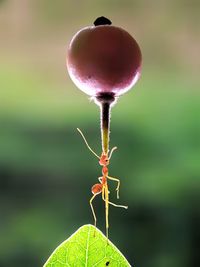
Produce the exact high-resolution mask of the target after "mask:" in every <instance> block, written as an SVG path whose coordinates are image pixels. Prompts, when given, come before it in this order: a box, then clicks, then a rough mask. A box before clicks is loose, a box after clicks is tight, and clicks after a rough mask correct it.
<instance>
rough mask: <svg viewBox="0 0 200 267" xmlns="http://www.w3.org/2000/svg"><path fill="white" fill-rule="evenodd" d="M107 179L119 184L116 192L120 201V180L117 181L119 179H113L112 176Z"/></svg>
mask: <svg viewBox="0 0 200 267" xmlns="http://www.w3.org/2000/svg"><path fill="white" fill-rule="evenodd" d="M107 178H108V179H109V180H113V181H116V182H117V188H116V191H117V198H118V199H119V187H120V180H119V179H117V178H114V177H111V176H107Z"/></svg>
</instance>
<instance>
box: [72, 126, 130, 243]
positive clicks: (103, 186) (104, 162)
mask: <svg viewBox="0 0 200 267" xmlns="http://www.w3.org/2000/svg"><path fill="white" fill-rule="evenodd" d="M77 130H78V131H79V133H80V134H81V136H82V138H83V140H84V142H85V144H86V146H87V147H88V149H89V150H90V151H91V152H92V153H93V154H94V155H95V156H96V157H97V158H98V159H99V164H100V165H101V166H102V176H101V177H99V178H98V180H99V182H100V183H98V184H95V185H93V186H92V189H91V191H92V194H93V196H92V197H91V199H90V207H91V210H92V214H93V217H94V226H95V228H96V223H97V218H96V214H95V211H94V207H93V205H92V202H93V200H94V198H95V197H96V196H97V195H98V194H100V193H102V199H103V201H104V202H105V215H106V236H107V239H108V228H109V222H108V213H109V205H112V206H114V207H118V208H124V209H127V208H128V207H127V206H122V205H117V204H115V203H113V202H110V201H109V194H110V192H109V190H108V183H107V180H108V179H109V180H113V181H116V182H117V188H116V191H117V198H118V199H119V187H120V180H119V179H117V178H114V177H111V176H109V175H108V167H107V166H108V165H109V162H110V159H111V156H112V153H113V151H114V150H116V149H117V147H113V148H112V150H111V152H110V154H109V151H108V153H105V152H102V154H101V156H100V157H99V156H98V155H97V154H96V153H95V152H94V151H93V150H92V148H91V147H90V146H89V144H88V142H87V140H86V138H85V136H84V135H83V133H82V132H81V130H80V129H79V128H77Z"/></svg>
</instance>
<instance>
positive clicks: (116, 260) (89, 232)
mask: <svg viewBox="0 0 200 267" xmlns="http://www.w3.org/2000/svg"><path fill="white" fill-rule="evenodd" d="M94 233H95V236H94ZM76 266H77V267H81V266H84V267H103V266H109V267H128V266H129V267H130V266H131V265H130V264H129V263H128V261H127V260H126V259H125V257H124V256H123V255H122V254H121V252H120V251H119V250H118V249H117V248H116V247H115V246H114V245H113V244H112V243H111V242H110V241H107V238H106V237H105V236H104V235H103V233H102V232H101V231H99V230H98V229H96V231H95V227H94V226H93V225H84V226H82V227H80V228H79V229H78V230H77V231H76V232H75V233H74V234H73V235H72V236H70V237H69V238H68V239H67V240H66V241H64V242H63V243H62V244H61V245H60V246H58V247H57V248H56V249H55V251H54V252H53V253H52V255H51V256H50V258H49V259H48V260H47V262H46V263H45V265H44V267H76Z"/></svg>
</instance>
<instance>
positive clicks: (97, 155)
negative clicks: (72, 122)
mask: <svg viewBox="0 0 200 267" xmlns="http://www.w3.org/2000/svg"><path fill="white" fill-rule="evenodd" d="M77 131H78V132H79V133H80V135H81V136H82V138H83V140H84V142H85V144H86V146H87V148H88V149H89V150H90V151H91V152H92V153H93V154H94V155H95V156H96V157H97V158H98V159H100V157H99V156H98V155H97V154H96V153H95V152H94V151H93V150H92V148H91V147H90V146H89V144H88V142H87V140H86V138H85V136H84V134H83V133H82V132H81V130H80V129H79V128H77Z"/></svg>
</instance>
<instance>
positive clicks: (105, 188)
mask: <svg viewBox="0 0 200 267" xmlns="http://www.w3.org/2000/svg"><path fill="white" fill-rule="evenodd" d="M102 198H103V200H104V201H105V216H106V237H107V243H108V230H109V219H108V216H109V191H108V186H107V185H104V186H103V190H102Z"/></svg>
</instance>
